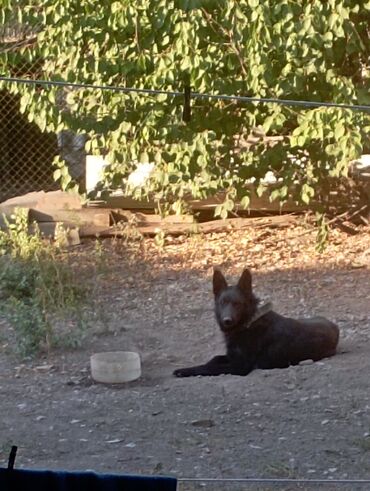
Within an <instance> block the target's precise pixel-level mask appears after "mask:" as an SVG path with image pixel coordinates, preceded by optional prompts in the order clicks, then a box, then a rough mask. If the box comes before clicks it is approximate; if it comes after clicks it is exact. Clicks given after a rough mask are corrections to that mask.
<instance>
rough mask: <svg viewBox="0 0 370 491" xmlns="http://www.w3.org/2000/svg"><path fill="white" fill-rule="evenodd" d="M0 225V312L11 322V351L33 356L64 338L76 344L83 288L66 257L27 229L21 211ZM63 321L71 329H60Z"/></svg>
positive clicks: (35, 226)
mask: <svg viewBox="0 0 370 491" xmlns="http://www.w3.org/2000/svg"><path fill="white" fill-rule="evenodd" d="M6 224H7V229H6V230H5V231H0V285H1V287H0V299H1V300H2V304H1V307H0V313H2V314H3V315H4V316H5V317H6V318H7V319H8V321H9V323H10V325H11V326H12V334H13V336H12V337H13V341H14V342H13V343H11V344H12V345H13V346H14V351H16V352H17V353H18V354H20V355H22V356H30V355H35V354H37V353H38V352H39V351H45V350H46V351H49V350H50V349H51V348H52V347H53V346H55V345H56V344H60V343H61V342H62V340H63V338H68V337H69V338H70V340H71V342H72V344H73V345H76V344H77V341H76V339H77V338H78V336H82V332H83V329H82V327H83V322H82V320H81V319H82V317H81V312H82V311H81V308H80V304H81V301H82V300H84V299H85V288H84V287H83V286H82V285H81V283H79V282H78V281H77V279H76V277H75V274H74V271H73V269H72V267H71V265H70V264H69V263H68V261H67V259H66V255H65V254H63V252H62V250H61V249H60V248H59V247H58V244H56V245H52V244H51V243H50V242H48V241H46V240H44V239H43V238H42V237H41V234H40V232H39V229H38V227H37V225H34V226H33V233H32V234H30V233H29V229H28V220H27V212H26V211H25V210H22V209H18V210H16V211H15V213H14V215H13V216H12V217H11V221H10V220H9V221H7V222H6ZM65 325H67V326H70V328H71V329H66V328H65V327H63V328H61V327H60V326H65ZM58 326H59V328H58V330H57V329H56V328H57V327H58ZM72 333H73V335H72ZM63 343H64V341H63ZM64 344H65V343H64ZM67 344H68V343H67Z"/></svg>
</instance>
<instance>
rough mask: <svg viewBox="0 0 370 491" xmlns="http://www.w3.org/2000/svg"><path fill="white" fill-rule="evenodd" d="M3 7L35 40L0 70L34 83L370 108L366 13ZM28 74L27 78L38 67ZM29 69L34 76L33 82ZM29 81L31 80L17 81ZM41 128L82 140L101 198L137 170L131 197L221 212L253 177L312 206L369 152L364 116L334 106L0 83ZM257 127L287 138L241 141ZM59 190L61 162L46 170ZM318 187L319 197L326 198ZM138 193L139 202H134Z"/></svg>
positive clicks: (335, 3) (336, 2) (368, 119)
mask: <svg viewBox="0 0 370 491" xmlns="http://www.w3.org/2000/svg"><path fill="white" fill-rule="evenodd" d="M25 3H26V6H23V7H22V8H20V7H19V2H15V1H12V0H0V5H2V7H3V8H2V9H1V15H2V17H3V19H2V20H3V22H9V21H10V20H11V19H14V16H15V15H17V21H18V22H19V23H24V24H27V25H31V26H35V27H34V30H35V33H36V36H37V39H36V41H35V42H34V43H31V44H28V45H27V44H25V45H24V46H22V47H21V48H20V49H11V50H7V51H6V52H4V51H2V52H1V53H0V64H1V65H2V66H3V67H2V71H3V72H6V73H7V74H8V75H14V74H18V72H17V67H18V66H19V65H20V64H21V63H23V62H25V61H27V63H28V64H29V66H30V67H34V69H35V70H36V69H37V74H38V76H40V78H43V79H46V80H56V81H66V82H72V83H88V84H94V85H96V84H100V85H110V86H120V87H136V88H146V89H160V90H165V91H182V90H183V88H184V84H185V83H186V81H187V80H190V84H191V88H192V91H194V92H200V93H212V94H230V95H231V94H232V95H244V96H256V97H274V98H283V99H297V100H311V101H327V102H336V103H346V104H367V105H369V104H370V95H369V88H370V84H369V80H370V67H369V57H370V46H369V44H370V43H369V25H370V2H369V1H354V0H329V1H327V2H321V1H318V0H302V1H301V2H296V1H293V0H284V1H283V2H273V1H272V0H244V1H241V2H234V1H231V0H221V1H214V0H174V1H171V2H167V1H165V0H156V1H153V0H142V1H141V2H133V1H130V0H120V1H113V2H112V1H106V0H80V1H79V2H75V1H73V0H44V1H43V2H39V1H35V0H34V1H31V0H30V1H29V2H25ZM35 67H36V68H35ZM31 71H32V70H31ZM27 75H29V73H27ZM10 88H11V90H13V91H17V92H18V93H20V94H21V108H22V111H26V112H27V113H28V116H29V118H30V120H33V121H35V122H36V123H37V124H38V125H39V126H40V128H41V129H42V130H46V131H60V130H62V129H65V128H69V129H71V130H73V131H75V132H78V133H81V132H84V133H87V134H88V135H89V137H90V138H89V140H88V142H87V151H88V153H94V154H103V155H107V157H108V160H109V161H110V162H111V165H110V166H108V168H107V169H106V173H105V176H104V181H103V183H102V188H104V189H105V190H111V189H114V188H117V187H121V186H122V179H123V178H124V177H126V176H127V175H128V173H129V172H130V171H132V169H133V168H134V167H135V162H138V161H142V162H145V161H153V162H155V163H156V167H155V172H154V173H153V174H152V176H151V179H150V180H149V181H148V182H147V185H146V187H145V189H143V190H141V191H140V193H142V194H143V195H144V196H149V195H150V196H152V197H153V196H154V197H155V198H157V199H160V198H165V199H166V200H167V202H168V203H171V204H172V206H173V209H174V210H175V211H176V210H179V209H180V208H179V199H181V198H183V197H185V196H186V195H187V194H191V195H192V196H194V197H195V198H203V197H205V196H208V195H210V194H214V193H216V192H217V191H218V190H221V189H223V190H226V192H227V193H226V198H225V202H224V203H223V204H222V205H221V206H219V207H218V208H217V210H216V211H217V213H218V214H221V216H225V215H226V214H227V212H228V211H230V210H232V208H233V207H234V203H235V201H236V200H237V199H238V200H240V201H241V203H242V205H244V206H245V207H247V206H248V203H249V194H248V193H249V191H248V190H247V189H246V186H245V183H246V181H247V180H249V179H254V181H255V184H256V187H257V192H258V193H262V192H263V191H264V185H263V183H261V180H262V179H263V178H264V176H265V175H266V173H267V172H272V173H273V174H274V176H275V177H276V179H277V182H278V184H277V186H276V187H275V189H274V190H273V191H272V195H271V198H272V199H276V198H278V199H280V200H282V201H284V200H286V199H287V198H288V197H289V196H293V197H294V198H295V199H296V200H297V201H301V202H304V203H309V202H310V201H311V200H312V199H318V198H319V196H320V189H322V184H323V183H324V182H325V183H327V182H328V178H330V176H336V177H338V176H342V175H346V173H347V170H348V165H349V162H350V161H351V160H352V159H354V158H356V157H358V156H359V155H360V154H361V152H362V151H363V148H364V146H365V147H366V146H367V148H368V149H369V133H370V132H369V129H370V116H369V113H366V112H360V111H352V110H348V109H338V108H313V109H312V108H307V109H302V108H299V109H298V108H296V107H292V106H282V105H278V104H273V103H269V104H257V103H253V104H252V103H248V104H246V103H241V102H238V101H230V100H228V101H221V100H211V99H207V98H204V99H193V100H192V117H191V120H190V122H189V123H185V122H184V121H183V119H182V111H183V102H184V101H183V98H182V97H176V96H171V95H157V96H154V95H147V94H138V93H122V92H117V91H113V90H111V91H106V90H102V89H91V88H79V89H75V88H74V89H71V88H68V87H66V88H64V89H61V88H60V87H50V88H47V89H42V88H40V87H37V86H36V87H35V86H33V87H31V86H26V85H13V84H12V85H10ZM255 128H258V129H259V132H263V133H264V134H266V135H269V136H274V135H280V136H284V138H283V139H281V140H280V141H278V142H277V143H276V144H274V145H272V146H269V145H265V143H264V142H263V141H262V140H263V139H261V140H260V141H257V143H255V144H254V145H252V146H247V147H245V146H243V145H241V142H242V141H243V139H244V138H245V136H246V135H249V134H250V133H251V132H253V131H254V129H255ZM55 177H56V178H61V179H63V180H64V181H63V182H64V184H65V185H67V184H68V183H69V180H70V178H69V176H68V173H67V170H66V168H65V167H64V166H63V164H62V163H60V164H59V168H58V169H57V170H56V172H55ZM324 188H325V189H326V190H327V186H326V187H325V186H324ZM136 192H137V191H136Z"/></svg>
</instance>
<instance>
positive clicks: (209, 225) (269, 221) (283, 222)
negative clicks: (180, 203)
mask: <svg viewBox="0 0 370 491" xmlns="http://www.w3.org/2000/svg"><path fill="white" fill-rule="evenodd" d="M296 220H297V217H296V216H294V215H278V216H271V217H263V218H229V219H226V220H212V221H210V222H203V223H197V224H196V223H193V224H189V223H164V222H162V223H157V224H155V223H148V224H145V225H141V226H137V227H135V228H136V230H137V231H138V232H140V233H141V234H143V235H146V236H154V235H156V234H157V233H158V232H160V231H163V232H164V233H165V234H166V235H184V234H189V233H204V234H207V233H220V232H228V231H232V230H244V229H247V228H251V227H252V228H266V227H272V228H276V227H288V226H290V225H292V224H294V223H295V222H296ZM126 235H127V230H125V229H124V228H122V227H119V226H113V227H109V228H108V229H105V228H104V227H99V226H86V227H84V229H83V230H80V236H81V237H89V236H96V237H122V236H126Z"/></svg>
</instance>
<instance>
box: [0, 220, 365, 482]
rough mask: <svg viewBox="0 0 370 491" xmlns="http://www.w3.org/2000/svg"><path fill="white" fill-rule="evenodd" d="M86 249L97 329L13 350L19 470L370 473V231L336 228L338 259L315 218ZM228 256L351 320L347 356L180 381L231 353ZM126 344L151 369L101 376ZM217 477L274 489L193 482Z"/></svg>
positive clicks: (6, 364)
mask: <svg viewBox="0 0 370 491" xmlns="http://www.w3.org/2000/svg"><path fill="white" fill-rule="evenodd" d="M70 254H71V255H73V257H74V260H75V263H76V266H77V267H79V268H81V272H82V270H83V274H86V273H87V274H89V273H91V274H90V276H88V277H90V280H89V281H90V282H91V284H92V286H93V288H92V291H93V296H94V299H95V300H94V308H93V312H91V315H92V316H94V322H93V327H92V328H90V330H89V331H88V333H87V336H86V339H85V340H84V342H83V347H82V348H81V349H78V350H75V351H72V350H69V351H66V350H60V351H56V352H53V353H51V354H50V355H49V356H48V357H45V358H42V359H37V360H33V361H26V362H25V361H21V360H19V359H18V360H17V359H15V358H14V357H12V356H10V355H8V354H6V353H5V352H4V350H3V351H2V353H1V358H0V404H1V406H0V407H1V420H0V465H5V464H6V462H7V458H8V452H9V450H10V446H11V445H12V444H15V445H18V447H19V450H18V457H17V461H16V465H18V466H19V467H28V468H49V469H66V470H75V469H79V470H84V469H93V470H95V471H98V472H105V471H107V472H110V471H114V472H123V473H140V474H165V475H174V476H177V477H178V478H180V479H181V478H190V477H191V478H201V477H203V478H204V477H207V478H242V477H263V478H276V477H277V478H285V477H286V478H304V479H321V478H323V479H350V478H356V479H361V478H362V479H369V478H370V390H369V386H370V355H369V353H370V309H369V305H370V302H369V299H370V281H369V280H370V273H369V268H370V236H369V230H368V229H367V230H366V229H365V228H364V229H363V230H362V232H361V233H360V234H359V235H356V236H348V235H346V234H344V233H342V232H339V231H334V232H333V234H332V238H331V243H330V245H329V247H328V248H327V249H326V251H325V252H324V253H323V254H322V255H318V254H317V253H316V252H315V234H314V233H312V232H310V229H309V228H307V226H306V225H305V224H304V223H302V224H301V225H299V226H295V227H292V228H286V229H276V230H274V229H263V230H252V231H243V232H233V233H230V234H226V233H224V234H217V235H207V236H203V237H199V236H193V237H190V238H185V237H180V238H177V239H172V240H171V238H167V239H166V243H165V245H164V247H163V249H162V250H160V249H158V247H157V246H156V245H155V244H154V241H153V240H149V239H146V240H143V241H141V242H140V243H138V244H135V245H127V244H125V242H124V241H114V240H113V241H112V240H109V241H108V240H107V241H104V242H102V243H101V244H100V245H97V244H96V243H95V241H92V240H89V241H86V242H85V243H84V244H83V245H82V246H80V247H79V248H77V249H74V250H73V251H71V253H70ZM214 265H218V266H222V268H223V271H224V273H225V274H226V276H227V277H228V278H229V279H230V281H231V280H232V281H235V280H236V279H237V277H238V276H239V275H240V273H241V271H242V269H243V268H244V267H246V266H248V267H250V268H252V271H253V272H254V277H253V281H254V287H255V292H256V294H257V295H258V296H259V297H260V298H262V299H270V300H272V301H273V303H274V307H275V310H276V311H278V312H279V313H281V314H286V315H290V316H300V317H302V316H305V315H311V314H321V315H325V316H327V317H328V318H330V319H331V320H334V321H336V322H337V323H338V325H339V327H340V333H341V334H340V336H341V337H340V345H339V353H338V354H337V356H335V357H333V358H330V359H326V360H323V361H322V362H317V363H313V364H304V365H302V366H297V367H291V368H289V369H284V370H264V371H262V370H256V371H254V372H252V373H251V374H250V375H248V376H247V377H239V376H232V375H225V376H220V377H203V378H200V377H195V378H187V379H178V378H175V377H173V376H172V371H173V370H174V369H175V368H178V367H182V366H186V365H189V364H192V363H201V362H204V361H207V360H208V359H209V358H210V357H212V356H213V355H215V354H222V353H223V350H224V349H223V342H222V337H221V334H220V333H219V332H218V328H217V326H216V323H215V320H214V315H213V299H212V291H211V276H212V267H213V266H214ZM81 274H82V273H81ZM2 322H4V321H2ZM0 328H1V323H0ZM117 349H122V350H136V351H138V352H139V353H140V356H141V360H142V377H141V378H140V379H139V380H138V381H135V382H132V383H129V384H123V385H118V386H117V385H116V386H114V385H103V384H97V383H94V382H93V381H92V380H91V378H90V368H89V357H90V355H91V354H92V353H94V352H96V351H108V350H117ZM202 486H206V488H207V489H214V490H217V489H233V490H235V489H270V488H269V487H268V486H267V485H262V484H261V485H256V486H254V487H253V486H250V487H248V488H247V487H242V485H241V484H235V483H233V484H232V485H230V486H226V487H225V488H223V487H222V486H221V485H216V484H215V483H213V484H211V485H205V484H201V483H197V484H194V483H192V484H189V483H181V488H182V489H201V487H202ZM318 487H319V486H316V487H314V488H312V487H311V488H309V489H318ZM271 489H276V487H275V488H271ZM278 489H297V487H293V488H290V487H289V486H288V485H286V486H285V487H284V486H282V487H279V488H278ZM305 489H306V488H305ZM325 489H328V487H327V486H326V487H325ZM330 489H344V488H342V487H339V485H337V486H335V485H333V487H330ZM346 489H357V488H356V487H355V486H354V485H352V486H350V487H347V488H346ZM358 489H369V485H367V487H366V486H365V487H362V488H360V487H359V488H358Z"/></svg>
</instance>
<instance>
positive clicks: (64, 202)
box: [0, 191, 82, 210]
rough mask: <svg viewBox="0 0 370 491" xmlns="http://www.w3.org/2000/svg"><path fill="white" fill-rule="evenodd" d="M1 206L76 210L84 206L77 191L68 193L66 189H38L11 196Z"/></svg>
mask: <svg viewBox="0 0 370 491" xmlns="http://www.w3.org/2000/svg"><path fill="white" fill-rule="evenodd" d="M0 206H8V207H12V208H13V209H14V208H16V207H21V208H34V209H37V210H50V209H53V210H76V209H81V208H82V202H81V196H79V195H78V194H76V193H67V192H64V191H50V192H47V193H45V191H38V192H34V193H27V194H24V195H22V196H16V197H14V198H10V199H8V200H6V201H4V202H3V203H1V205H0Z"/></svg>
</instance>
